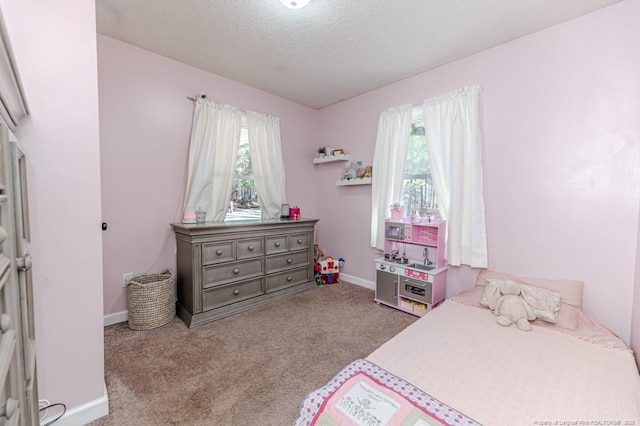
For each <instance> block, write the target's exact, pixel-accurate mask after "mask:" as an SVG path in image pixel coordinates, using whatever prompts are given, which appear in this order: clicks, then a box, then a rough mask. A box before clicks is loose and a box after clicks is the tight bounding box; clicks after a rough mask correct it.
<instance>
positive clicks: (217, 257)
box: [202, 241, 236, 265]
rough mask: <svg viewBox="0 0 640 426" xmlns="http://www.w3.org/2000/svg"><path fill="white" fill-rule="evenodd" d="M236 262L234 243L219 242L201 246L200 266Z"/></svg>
mask: <svg viewBox="0 0 640 426" xmlns="http://www.w3.org/2000/svg"><path fill="white" fill-rule="evenodd" d="M232 260H236V242H235V241H220V242H215V243H204V244H202V264H203V265H212V264H214V263H222V262H230V261H232Z"/></svg>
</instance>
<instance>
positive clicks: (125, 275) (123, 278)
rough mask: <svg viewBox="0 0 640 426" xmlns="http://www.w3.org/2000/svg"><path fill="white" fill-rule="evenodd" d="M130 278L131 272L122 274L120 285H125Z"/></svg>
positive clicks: (131, 276)
mask: <svg viewBox="0 0 640 426" xmlns="http://www.w3.org/2000/svg"><path fill="white" fill-rule="evenodd" d="M131 278H133V272H125V273H124V274H122V287H126V286H127V283H128V282H129V280H131Z"/></svg>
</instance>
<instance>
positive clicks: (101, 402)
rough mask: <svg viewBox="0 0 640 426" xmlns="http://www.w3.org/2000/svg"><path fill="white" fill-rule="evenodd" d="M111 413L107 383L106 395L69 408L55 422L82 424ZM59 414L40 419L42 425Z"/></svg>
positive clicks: (62, 425)
mask: <svg viewBox="0 0 640 426" xmlns="http://www.w3.org/2000/svg"><path fill="white" fill-rule="evenodd" d="M107 414H109V395H108V394H107V384H106V383H105V385H104V395H102V396H101V397H100V398H98V399H94V400H93V401H89V402H87V403H86V404H82V405H80V406H79V407H75V408H72V409H71V410H67V412H66V413H64V416H62V417H60V419H59V420H57V421H56V422H55V423H54V424H55V425H56V426H82V425H86V424H88V423H91V422H92V421H94V420H98V419H99V418H100V417H104V416H106V415H107ZM57 416H58V415H51V416H48V417H47V418H45V419H42V420H41V421H40V424H41V425H46V424H47V423H49V422H51V421H52V420H53V419H55V418H56V417H57Z"/></svg>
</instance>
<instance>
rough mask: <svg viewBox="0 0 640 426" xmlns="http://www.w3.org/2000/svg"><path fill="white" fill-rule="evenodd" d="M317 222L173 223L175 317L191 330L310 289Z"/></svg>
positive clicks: (312, 220) (311, 220) (299, 220)
mask: <svg viewBox="0 0 640 426" xmlns="http://www.w3.org/2000/svg"><path fill="white" fill-rule="evenodd" d="M316 222H318V220H317V219H298V220H246V221H244V220H241V221H229V222H207V223H204V224H181V223H180V224H173V225H172V226H173V229H174V231H175V234H176V243H177V282H178V316H179V317H180V318H181V319H182V320H183V321H184V323H185V324H186V325H187V326H188V327H190V328H191V327H194V326H197V325H200V324H203V323H205V322H209V321H213V320H216V319H219V318H222V317H226V316H229V315H233V314H236V313H238V312H242V311H245V310H248V309H251V308H254V307H256V306H260V305H263V304H266V303H270V302H272V301H274V300H278V299H282V298H284V297H287V296H290V295H293V294H296V293H299V292H301V291H305V290H308V289H311V288H314V287H315V286H316V285H315V282H314V279H313V243H314V240H315V238H314V235H315V234H314V232H315V224H316Z"/></svg>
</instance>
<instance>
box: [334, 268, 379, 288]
mask: <svg viewBox="0 0 640 426" xmlns="http://www.w3.org/2000/svg"><path fill="white" fill-rule="evenodd" d="M340 279H344V280H345V281H347V282H350V283H351V284H355V285H359V286H360V287H364V288H368V289H369V290H375V289H376V283H374V282H373V281H368V280H365V279H362V278H358V277H354V276H353V275H349V274H343V273H342V272H341V273H340Z"/></svg>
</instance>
